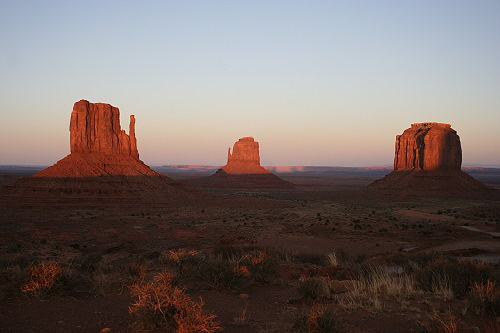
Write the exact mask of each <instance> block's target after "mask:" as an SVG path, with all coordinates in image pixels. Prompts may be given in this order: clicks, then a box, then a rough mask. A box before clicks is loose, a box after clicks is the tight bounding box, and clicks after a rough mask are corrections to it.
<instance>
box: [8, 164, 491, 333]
mask: <svg viewBox="0 0 500 333" xmlns="http://www.w3.org/2000/svg"><path fill="white" fill-rule="evenodd" d="M41 169H43V167H40V168H36V167H14V166H5V167H2V168H1V171H0V172H1V176H0V179H1V185H2V186H4V187H3V191H4V192H5V189H8V188H9V186H13V185H14V184H15V183H16V181H18V180H19V179H21V178H24V177H28V176H31V175H33V174H35V173H36V172H38V171H40V170H41ZM153 169H154V170H155V171H156V172H158V173H161V174H167V175H168V176H169V177H171V178H172V179H174V181H175V182H177V183H179V184H185V185H186V184H187V185H186V186H188V187H189V184H193V179H198V178H203V177H206V176H210V175H211V174H213V172H214V171H215V170H216V169H217V167H202V166H158V167H153ZM267 169H268V170H271V171H273V172H274V173H275V174H276V175H278V176H279V177H280V178H281V179H283V180H285V181H288V182H290V183H292V184H293V185H294V187H293V188H285V189H248V188H247V189H245V188H239V189H238V188H233V189H228V188H201V187H196V188H195V187H192V189H193V191H194V193H198V192H200V193H203V195H202V196H195V197H193V198H192V199H187V200H183V201H180V202H179V201H175V200H171V198H167V199H166V200H165V199H163V200H162V198H151V197H146V198H130V197H128V198H127V197H124V198H119V197H115V198H113V197H108V198H102V197H94V198H93V197H92V196H87V197H85V198H83V199H82V198H74V197H71V196H66V197H65V196H58V197H40V196H38V197H37V196H31V197H23V198H19V197H16V196H9V195H2V196H1V197H0V205H1V209H0V227H1V231H2V232H1V233H0V237H1V242H0V244H1V245H0V253H1V262H0V264H1V280H0V281H1V286H0V288H1V289H0V297H1V299H2V302H0V331H2V332H128V331H144V330H152V331H158V332H162V331H165V329H166V328H165V326H155V325H152V326H150V327H149V326H148V324H151V323H150V322H148V320H147V319H145V320H143V321H141V320H139V319H138V318H137V317H136V316H135V315H136V314H133V313H130V312H131V311H130V309H131V308H130V306H131V305H132V304H133V302H134V300H136V298H134V297H133V295H132V294H131V292H132V291H131V286H132V285H134V284H137V283H138V281H139V280H141V279H143V280H145V281H153V280H154V277H155V276H157V275H158V274H160V273H161V272H170V273H171V274H172V275H173V276H174V277H173V279H174V281H173V282H172V283H174V284H175V285H176V286H178V288H179V289H181V290H183V291H184V292H185V293H186V294H187V295H189V296H190V297H191V299H192V300H194V301H196V302H198V301H199V300H202V301H203V303H204V305H203V309H204V310H203V311H204V313H206V314H212V315H215V316H216V318H215V319H214V320H215V322H217V323H218V325H219V327H221V328H223V330H224V332H422V331H424V332H444V331H445V329H450V330H449V331H447V332H458V330H459V331H460V332H496V331H497V330H498V328H499V323H498V315H499V312H498V311H499V308H498V304H499V303H498V302H499V298H498V286H496V285H495V282H494V281H497V279H498V278H499V272H500V269H499V266H498V264H499V259H500V242H499V241H498V237H499V236H500V227H499V223H500V197H499V195H498V192H495V191H493V192H489V193H488V194H486V195H484V194H483V195H481V194H472V195H471V194H467V193H465V194H464V193H461V194H454V195H443V194H442V193H441V194H439V193H438V194H436V195H425V196H422V195H412V194H411V193H410V194H408V193H406V194H404V195H393V194H387V193H384V192H381V191H379V190H376V189H372V188H370V187H367V186H368V185H369V184H371V183H372V182H373V181H375V180H376V179H379V178H381V177H383V176H384V175H385V174H388V173H389V172H390V171H391V168H375V169H373V168H335V167H300V168H299V167H276V168H272V167H270V168H267ZM465 170H466V171H467V172H468V173H469V174H471V175H473V176H474V177H475V178H476V179H477V180H479V181H481V182H483V183H484V184H486V185H488V186H489V187H491V188H494V189H497V190H498V189H500V170H499V169H491V168H490V169H488V168H474V169H467V168H466V169H465ZM280 171H281V172H280ZM180 186H182V185H180ZM42 262H55V263H57V265H58V266H59V267H61V268H62V269H63V270H64V273H62V275H61V278H60V279H59V280H58V282H57V283H56V285H55V286H53V288H51V289H50V290H47V292H44V293H39V294H34V295H29V293H26V292H23V291H22V290H21V289H22V287H23V284H25V283H26V281H29V279H30V276H29V274H30V268H31V267H33V266H34V265H36V264H39V263H42ZM488 288H489V289H488ZM199 297H201V298H199ZM452 329H456V330H455V331H454V330H452ZM167 331H168V330H167ZM200 332H201V331H200Z"/></svg>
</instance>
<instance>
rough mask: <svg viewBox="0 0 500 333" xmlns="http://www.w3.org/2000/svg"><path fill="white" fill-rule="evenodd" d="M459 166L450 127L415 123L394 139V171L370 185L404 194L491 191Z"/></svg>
mask: <svg viewBox="0 0 500 333" xmlns="http://www.w3.org/2000/svg"><path fill="white" fill-rule="evenodd" d="M461 166H462V147H461V144H460V137H459V136H458V134H457V132H456V131H455V130H454V129H452V128H451V125H449V124H442V123H433V122H429V123H416V124H412V125H411V127H410V128H408V129H406V130H405V131H404V132H403V134H402V135H397V136H396V147H395V156H394V171H393V172H391V173H390V174H388V175H387V176H385V177H384V178H381V179H379V180H376V181H375V182H373V183H372V184H370V185H369V186H370V187H371V188H377V189H384V190H390V191H396V192H397V191H400V192H402V193H407V194H419V193H434V194H453V193H467V192H471V191H472V192H474V191H488V190H491V189H490V188H489V187H487V186H486V185H484V184H482V183H480V182H479V181H477V180H475V179H474V178H472V177H471V176H469V175H468V174H466V173H465V172H463V171H462V170H461Z"/></svg>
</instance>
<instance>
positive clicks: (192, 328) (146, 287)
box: [129, 272, 222, 333]
mask: <svg viewBox="0 0 500 333" xmlns="http://www.w3.org/2000/svg"><path fill="white" fill-rule="evenodd" d="M173 277H174V276H173V275H172V274H170V273H167V272H164V273H160V274H158V275H157V276H156V277H155V278H154V281H152V282H147V283H144V282H142V283H137V284H134V285H132V286H131V289H130V291H131V294H132V298H133V303H132V304H131V305H130V306H129V312H130V314H131V315H133V316H134V317H135V320H136V321H135V327H136V328H137V329H140V330H153V329H156V328H159V327H161V328H164V329H165V330H167V331H169V332H170V331H175V332H178V333H192V332H204V333H212V332H218V331H221V330H222V329H221V327H220V326H219V324H218V323H217V322H216V321H215V319H216V316H215V315H213V314H206V313H205V312H204V311H203V305H204V303H203V301H202V300H201V298H200V301H199V302H196V301H193V300H192V299H191V298H190V297H189V296H188V295H186V294H185V293H184V290H182V289H179V288H177V287H175V286H173V285H172V280H173Z"/></svg>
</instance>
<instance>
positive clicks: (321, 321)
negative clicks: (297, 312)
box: [293, 305, 347, 333]
mask: <svg viewBox="0 0 500 333" xmlns="http://www.w3.org/2000/svg"><path fill="white" fill-rule="evenodd" d="M293 330H294V331H296V332H304V333H306V332H307V333H342V332H347V329H346V327H345V323H344V320H343V319H342V318H340V317H339V316H338V314H337V312H335V311H334V310H333V309H332V308H330V307H322V306H318V305H316V306H313V307H312V308H311V309H310V310H309V311H308V312H306V313H305V314H304V315H302V316H301V317H300V318H299V319H298V320H297V322H296V323H295V325H294V327H293Z"/></svg>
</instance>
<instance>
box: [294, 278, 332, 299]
mask: <svg viewBox="0 0 500 333" xmlns="http://www.w3.org/2000/svg"><path fill="white" fill-rule="evenodd" d="M299 292H300V293H301V294H302V296H303V297H305V298H309V299H327V298H330V297H331V296H332V293H331V281H330V279H329V278H327V277H312V278H309V279H305V280H304V282H302V284H301V285H300V287H299Z"/></svg>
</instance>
